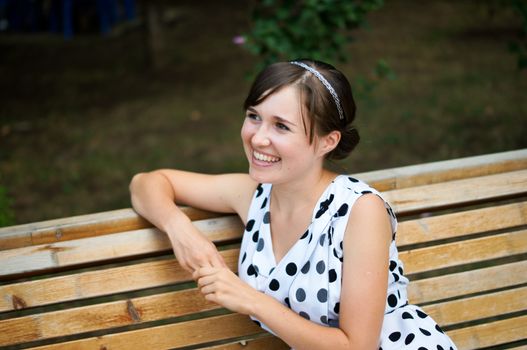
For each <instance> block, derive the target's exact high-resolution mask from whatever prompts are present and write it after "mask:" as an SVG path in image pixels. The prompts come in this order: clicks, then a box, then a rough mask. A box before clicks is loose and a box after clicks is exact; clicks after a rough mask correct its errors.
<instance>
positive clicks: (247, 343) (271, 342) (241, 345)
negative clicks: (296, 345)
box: [199, 334, 290, 350]
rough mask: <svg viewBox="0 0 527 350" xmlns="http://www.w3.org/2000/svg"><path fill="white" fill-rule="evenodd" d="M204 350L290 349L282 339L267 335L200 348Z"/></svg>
mask: <svg viewBox="0 0 527 350" xmlns="http://www.w3.org/2000/svg"><path fill="white" fill-rule="evenodd" d="M199 349H202V350H238V349H239V350H242V349H243V350H268V349H273V350H275V349H276V350H280V349H284V350H286V349H290V347H289V346H288V345H287V344H286V343H284V342H283V341H282V340H281V339H279V338H277V337H275V336H272V335H270V334H266V335H265V336H263V337H259V338H255V339H246V340H241V341H237V342H233V343H229V344H223V345H217V346H210V347H209V346H207V347H203V348H199Z"/></svg>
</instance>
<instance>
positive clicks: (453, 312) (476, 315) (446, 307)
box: [423, 287, 527, 326]
mask: <svg viewBox="0 0 527 350" xmlns="http://www.w3.org/2000/svg"><path fill="white" fill-rule="evenodd" d="M423 309H424V310H425V312H426V313H427V314H428V315H430V316H431V317H432V318H433V319H434V320H435V321H436V322H437V323H438V324H440V325H441V326H449V325H452V324H457V323H461V322H467V321H474V320H479V319H485V318H489V317H493V316H500V315H503V314H507V313H513V312H518V311H523V310H526V309H527V287H523V288H517V289H511V290H506V291H501V292H496V293H490V294H485V295H478V296H475V297H471V298H465V299H460V300H455V301H449V302H443V303H438V304H433V305H427V306H424V307H423Z"/></svg>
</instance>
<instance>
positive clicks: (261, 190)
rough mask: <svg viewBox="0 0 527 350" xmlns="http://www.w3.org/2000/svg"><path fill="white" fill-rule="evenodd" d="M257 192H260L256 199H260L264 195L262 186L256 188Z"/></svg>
mask: <svg viewBox="0 0 527 350" xmlns="http://www.w3.org/2000/svg"><path fill="white" fill-rule="evenodd" d="M256 191H257V192H258V193H256V198H258V197H260V196H261V195H262V192H263V187H262V184H258V187H256Z"/></svg>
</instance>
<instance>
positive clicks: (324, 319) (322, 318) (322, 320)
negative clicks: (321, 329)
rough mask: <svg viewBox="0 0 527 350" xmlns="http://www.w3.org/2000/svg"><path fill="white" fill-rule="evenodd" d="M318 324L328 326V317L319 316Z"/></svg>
mask: <svg viewBox="0 0 527 350" xmlns="http://www.w3.org/2000/svg"><path fill="white" fill-rule="evenodd" d="M320 322H322V323H323V324H328V317H327V316H326V315H322V316H320Z"/></svg>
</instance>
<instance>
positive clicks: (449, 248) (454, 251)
mask: <svg viewBox="0 0 527 350" xmlns="http://www.w3.org/2000/svg"><path fill="white" fill-rule="evenodd" d="M525 252H527V230H519V231H515V232H507V233H502V234H499V235H495V236H489V237H482V238H477V239H471V240H466V241H460V242H454V243H448V244H443V245H439V246H432V247H426V248H419V249H413V250H407V251H404V252H401V253H400V254H399V257H400V259H401V260H402V261H403V262H404V266H405V272H406V274H412V273H419V272H425V271H431V270H435V269H441V268H446V267H451V266H457V265H462V264H468V263H473V262H478V261H485V260H490V259H496V258H502V257H507V256H510V255H515V254H521V253H525ZM525 275H526V277H527V271H526V272H525Z"/></svg>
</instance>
